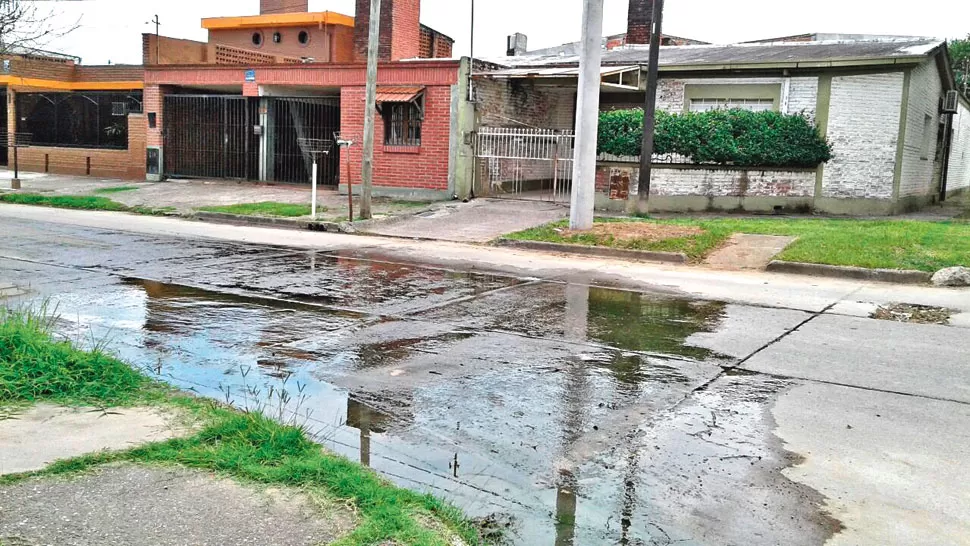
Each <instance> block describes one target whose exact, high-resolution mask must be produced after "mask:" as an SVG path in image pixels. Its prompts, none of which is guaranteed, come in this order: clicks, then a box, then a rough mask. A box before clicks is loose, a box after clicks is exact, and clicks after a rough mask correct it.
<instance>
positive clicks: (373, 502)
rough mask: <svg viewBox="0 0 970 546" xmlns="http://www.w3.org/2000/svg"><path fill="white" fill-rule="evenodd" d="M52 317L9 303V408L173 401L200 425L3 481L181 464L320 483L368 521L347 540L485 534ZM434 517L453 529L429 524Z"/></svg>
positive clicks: (5, 343)
mask: <svg viewBox="0 0 970 546" xmlns="http://www.w3.org/2000/svg"><path fill="white" fill-rule="evenodd" d="M53 324H54V321H53V319H50V318H47V315H46V313H44V312H43V311H41V312H37V313H34V312H29V311H10V310H6V311H2V312H0V407H3V406H5V405H22V404H29V403H34V402H41V401H45V402H54V403H58V404H65V405H96V406H97V407H115V406H132V405H154V406H168V407H171V408H177V409H180V410H183V411H187V412H189V413H190V414H191V415H192V416H193V417H194V420H195V421H196V422H197V429H196V430H199V432H198V433H197V434H195V435H194V436H191V437H188V438H181V439H174V440H169V441H165V442H158V443H153V444H148V445H145V446H141V447H137V448H135V449H131V450H128V451H122V452H108V453H98V454H94V455H88V456H84V457H80V458H76V459H71V460H66V461H59V462H57V463H54V464H53V465H52V466H50V467H48V468H47V469H45V470H43V471H40V472H33V473H27V474H18V475H13V476H6V477H0V485H8V484H12V483H16V482H19V481H22V480H24V479H27V478H32V477H42V476H52V475H64V474H73V473H78V472H83V471H85V470H89V469H92V468H94V467H97V466H99V465H104V464H109V463H121V462H128V463H139V464H154V465H179V466H182V467H187V468H193V469H199V470H206V471H212V472H219V473H222V474H225V475H227V476H230V477H233V478H236V479H240V480H245V481H249V482H255V483H258V484H263V485H273V486H283V487H293V488H301V489H315V488H319V489H322V490H323V491H326V492H327V493H328V494H329V495H331V496H332V497H333V498H337V499H341V500H345V501H349V502H350V503H352V504H353V505H354V506H355V507H356V508H357V511H358V513H359V515H360V525H359V526H358V527H357V528H356V529H355V530H354V531H353V532H352V533H351V534H350V535H348V536H346V537H344V538H343V539H341V540H340V541H339V542H338V543H337V544H339V545H343V546H348V545H365V544H385V543H394V544H415V545H429V546H444V545H448V544H452V543H453V541H452V540H451V538H452V537H451V536H445V535H446V534H454V535H457V536H459V537H461V538H462V539H463V540H464V541H465V542H466V543H468V544H478V543H480V540H479V538H478V532H477V530H476V528H475V527H474V525H473V524H471V523H470V522H469V521H468V520H467V519H466V518H465V516H464V515H463V514H462V513H461V512H460V511H459V510H458V509H457V508H454V507H452V506H450V505H448V504H446V503H445V502H443V501H440V500H438V499H437V498H435V497H433V496H430V495H421V494H418V493H414V492H411V491H408V490H405V489H401V488H398V487H395V486H394V485H392V484H390V483H388V482H386V481H385V480H383V479H382V478H380V477H379V476H378V475H377V474H375V473H373V472H372V471H370V470H368V469H366V468H364V467H362V466H360V465H357V464H355V463H352V462H351V461H349V460H347V459H345V458H343V457H339V456H336V455H333V454H330V453H328V452H326V451H324V450H323V449H322V448H321V447H320V446H319V445H317V444H316V443H314V442H313V441H311V440H310V439H309V437H308V436H307V434H306V433H305V431H304V430H303V429H301V428H299V427H295V426H287V425H283V424H280V423H278V422H277V421H274V420H272V419H269V418H267V417H265V416H263V415H261V414H259V413H254V412H241V411H237V410H235V409H232V408H228V407H225V406H221V405H219V404H217V403H215V402H214V401H209V400H203V399H198V398H194V397H190V396H187V395H185V394H182V393H179V392H178V391H176V390H175V389H173V388H171V387H168V386H165V385H163V384H161V383H159V382H156V381H154V380H153V379H151V378H149V377H148V376H146V375H144V374H142V373H140V372H138V371H136V370H134V369H133V368H131V367H129V366H128V365H126V364H125V363H123V362H120V361H118V360H117V359H115V358H113V357H111V356H110V355H108V354H106V353H105V352H103V351H102V350H94V351H81V350H78V349H77V348H75V347H74V346H72V345H71V344H70V343H68V342H61V341H57V340H55V339H54V338H53V336H52V334H51V331H52V330H51V329H52V326H53ZM429 517H430V518H433V519H434V520H437V521H438V522H440V523H441V526H442V528H444V529H447V530H448V533H443V532H442V531H440V530H435V529H430V528H428V527H427V526H426V525H422V524H421V523H420V522H421V521H422V520H426V519H427V518H429Z"/></svg>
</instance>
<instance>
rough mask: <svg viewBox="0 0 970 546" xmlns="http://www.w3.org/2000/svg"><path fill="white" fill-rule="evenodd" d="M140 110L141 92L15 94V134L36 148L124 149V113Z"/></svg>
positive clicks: (125, 123)
mask: <svg viewBox="0 0 970 546" xmlns="http://www.w3.org/2000/svg"><path fill="white" fill-rule="evenodd" d="M141 111H142V93H141V91H132V92H131V93H99V92H84V93H17V132H18V133H28V134H30V135H31V142H32V143H33V144H36V145H46V146H62V147H79V148H113V149H120V150H124V149H127V148H128V117H127V114H129V113H138V112H141Z"/></svg>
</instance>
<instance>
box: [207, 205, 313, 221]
mask: <svg viewBox="0 0 970 546" xmlns="http://www.w3.org/2000/svg"><path fill="white" fill-rule="evenodd" d="M196 210H200V211H202V212H220V213H223V214H238V215H240V216H278V217H281V218H297V217H300V216H309V215H310V212H311V211H310V205H299V204H297V205H294V204H291V203H277V202H275V201H264V202H262V203H242V204H238V205H224V206H218V207H200V208H198V209H196ZM317 212H318V213H320V212H327V209H326V207H318V208H317Z"/></svg>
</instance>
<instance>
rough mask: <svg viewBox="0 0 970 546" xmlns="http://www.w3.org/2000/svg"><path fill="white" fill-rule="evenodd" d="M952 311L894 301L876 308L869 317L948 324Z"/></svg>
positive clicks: (918, 322)
mask: <svg viewBox="0 0 970 546" xmlns="http://www.w3.org/2000/svg"><path fill="white" fill-rule="evenodd" d="M951 316H953V311H952V310H950V309H944V308H943V307H932V306H929V305H912V304H908V303H894V304H892V305H886V306H883V307H880V308H879V309H876V310H875V311H874V312H873V313H872V315H871V318H874V319H879V320H891V321H894V322H913V323H917V324H943V325H946V324H949V323H950V317H951Z"/></svg>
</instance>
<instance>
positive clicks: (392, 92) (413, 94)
mask: <svg viewBox="0 0 970 546" xmlns="http://www.w3.org/2000/svg"><path fill="white" fill-rule="evenodd" d="M422 92H424V87H378V88H377V102H378V104H380V103H384V102H414V100H416V99H417V98H418V96H420V95H421V93H422Z"/></svg>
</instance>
